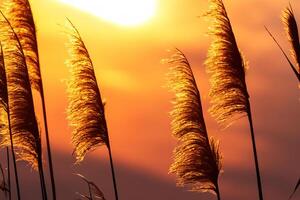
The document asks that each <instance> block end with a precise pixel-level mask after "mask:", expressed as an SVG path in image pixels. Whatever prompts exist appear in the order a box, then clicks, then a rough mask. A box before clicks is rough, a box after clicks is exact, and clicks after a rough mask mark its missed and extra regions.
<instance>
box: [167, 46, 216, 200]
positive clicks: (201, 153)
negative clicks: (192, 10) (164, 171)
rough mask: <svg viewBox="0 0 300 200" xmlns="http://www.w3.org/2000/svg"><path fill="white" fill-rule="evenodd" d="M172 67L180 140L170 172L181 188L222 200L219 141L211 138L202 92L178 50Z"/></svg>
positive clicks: (170, 80) (170, 75)
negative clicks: (204, 193)
mask: <svg viewBox="0 0 300 200" xmlns="http://www.w3.org/2000/svg"><path fill="white" fill-rule="evenodd" d="M167 63H168V64H169V65H170V66H171V67H170V72H169V73H168V87H169V88H170V90H171V91H173V92H174V93H175V100H174V102H173V104H174V106H173V109H172V111H171V118H172V122H171V129H172V133H173V135H174V136H175V137H176V138H177V139H178V143H179V144H178V146H177V147H176V149H175V150H174V162H173V163H172V165H171V166H170V169H169V172H170V173H173V174H176V175H177V185H179V186H191V187H192V190H193V191H198V192H212V193H214V194H216V195H217V197H218V199H220V192H219V187H218V177H219V173H220V169H221V156H220V153H219V142H218V141H216V140H214V139H213V138H212V137H211V138H209V137H208V135H207V130H206V125H205V121H204V118H203V112H202V105H201V99H200V93H199V90H198V88H197V85H196V81H195V78H194V75H193V72H192V69H191V67H190V64H189V62H188V60H187V58H186V57H185V55H184V54H183V53H182V52H181V51H180V50H178V49H176V50H175V53H174V54H173V55H172V56H171V58H170V59H168V60H167Z"/></svg>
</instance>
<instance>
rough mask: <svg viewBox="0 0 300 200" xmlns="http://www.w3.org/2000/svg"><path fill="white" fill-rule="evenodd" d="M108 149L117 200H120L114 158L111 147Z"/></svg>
mask: <svg viewBox="0 0 300 200" xmlns="http://www.w3.org/2000/svg"><path fill="white" fill-rule="evenodd" d="M107 148H108V153H109V160H110V168H111V174H112V178H113V184H114V192H115V199H116V200H118V199H119V197H118V190H117V182H116V177H115V170H114V164H113V158H112V153H111V148H110V145H108V147H107Z"/></svg>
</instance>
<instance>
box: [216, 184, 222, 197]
mask: <svg viewBox="0 0 300 200" xmlns="http://www.w3.org/2000/svg"><path fill="white" fill-rule="evenodd" d="M216 193H217V199H218V200H221V195H220V190H219V184H218V183H217V184H216Z"/></svg>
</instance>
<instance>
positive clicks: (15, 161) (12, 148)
mask: <svg viewBox="0 0 300 200" xmlns="http://www.w3.org/2000/svg"><path fill="white" fill-rule="evenodd" d="M7 117H8V129H9V137H10V146H11V154H12V158H13V164H14V171H15V179H16V187H17V198H18V200H21V195H20V186H19V176H18V169H17V160H16V155H15V150H14V142H13V136H12V131H11V123H10V112H9V102H8V103H7Z"/></svg>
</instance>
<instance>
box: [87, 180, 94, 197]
mask: <svg viewBox="0 0 300 200" xmlns="http://www.w3.org/2000/svg"><path fill="white" fill-rule="evenodd" d="M88 187H89V193H90V197H91V200H93V195H92V190H91V185H90V183H88Z"/></svg>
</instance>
